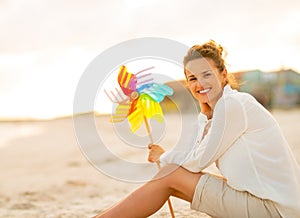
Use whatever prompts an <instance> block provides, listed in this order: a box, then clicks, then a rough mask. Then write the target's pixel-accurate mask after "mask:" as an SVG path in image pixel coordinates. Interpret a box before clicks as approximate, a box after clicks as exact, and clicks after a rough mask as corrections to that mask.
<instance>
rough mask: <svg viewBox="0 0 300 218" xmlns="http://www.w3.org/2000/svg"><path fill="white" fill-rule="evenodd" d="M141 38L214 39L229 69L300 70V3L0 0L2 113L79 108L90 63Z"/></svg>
mask: <svg viewBox="0 0 300 218" xmlns="http://www.w3.org/2000/svg"><path fill="white" fill-rule="evenodd" d="M139 37H163V38H168V39H172V40H176V41H178V42H180V43H183V44H185V45H187V46H189V47H190V46H192V45H194V44H201V43H204V42H206V41H208V40H209V39H214V40H215V41H217V42H218V43H220V44H222V45H223V47H224V48H225V49H226V50H227V52H228V55H227V59H226V60H227V63H228V64H229V65H228V71H229V72H236V71H240V70H252V69H261V70H264V71H272V70H277V69H279V68H292V69H294V70H296V71H298V72H300V61H299V57H300V1H298V0H260V1H258V0H251V1H250V0H247V1H245V0H244V1H242V0H227V1H220V0H211V1H202V0H164V1H159V0H151V1H149V0H147V1H146V0H111V1H104V0H100V1H96V0H89V1H83V0H72V1H71V0H26V1H25V0H0V42H1V43H0V83H1V84H0V101H1V107H0V118H1V117H2V118H53V117H57V116H65V115H70V114H72V112H73V99H74V94H75V90H76V87H77V84H78V82H79V80H80V78H81V76H82V74H83V72H84V70H85V69H86V68H87V66H88V64H89V63H90V62H92V60H93V59H94V58H95V57H96V56H97V55H99V54H101V53H102V52H103V51H105V50H107V49H109V48H111V47H112V46H114V45H116V44H118V43H121V42H123V41H126V40H129V39H134V38H139ZM99 110H101V108H100V109H99Z"/></svg>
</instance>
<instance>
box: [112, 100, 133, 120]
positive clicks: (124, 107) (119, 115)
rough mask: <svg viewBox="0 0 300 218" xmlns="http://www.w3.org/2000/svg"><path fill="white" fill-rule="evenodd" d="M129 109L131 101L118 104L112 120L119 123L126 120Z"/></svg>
mask: <svg viewBox="0 0 300 218" xmlns="http://www.w3.org/2000/svg"><path fill="white" fill-rule="evenodd" d="M129 109H130V104H129V103H128V104H120V105H118V106H117V108H116V112H115V114H113V115H112V116H111V118H110V122H112V123H117V122H122V121H124V120H125V119H126V118H127V115H128V111H129Z"/></svg>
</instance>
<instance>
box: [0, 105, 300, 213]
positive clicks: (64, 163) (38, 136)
mask: <svg viewBox="0 0 300 218" xmlns="http://www.w3.org/2000/svg"><path fill="white" fill-rule="evenodd" d="M272 113H273V115H274V116H275V118H276V119H277V120H278V122H279V124H280V126H281V128H282V130H283V133H284V134H285V136H286V138H287V140H288V142H289V143H290V146H291V149H292V151H293V152H294V154H295V157H296V159H297V161H298V163H300V137H299V128H300V110H299V109H293V110H288V111H285V110H275V111H273V112H272ZM172 116H174V115H166V120H168V130H166V131H165V139H163V140H162V143H161V144H162V145H165V144H168V142H171V140H174V135H178V134H177V132H178V131H179V130H178V128H177V126H176V122H177V120H176V119H177V118H176V117H175V118H174V117H172ZM85 119H86V118H85V115H82V116H81V120H82V121H83V123H84V120H85ZM172 122H174V124H173V123H172ZM101 125H104V127H101ZM96 126H97V128H98V130H99V131H101V132H102V133H103V136H102V137H103V140H104V141H105V143H108V144H113V145H116V144H118V139H117V137H116V135H115V133H114V131H113V129H112V125H111V124H110V123H109V122H107V117H97V118H96ZM101 128H102V129H101ZM176 131H177V132H176ZM89 132H90V131H89V127H87V128H86V129H85V131H84V132H83V133H81V134H85V135H87V136H88V134H89ZM0 133H1V137H0V163H1V164H0V172H1V173H0V181H1V183H0V184H1V185H0V217H5V218H9V217H11V218H13V217H22V218H26V217H30V218H31V217H33V218H34V217H38V218H43V217H45V218H46V217H47V218H50V217H51V218H52V217H53V218H67V217H69V218H71V217H72V218H76V217H92V216H93V215H96V214H97V213H98V212H100V211H101V210H104V209H106V208H108V207H110V206H112V205H113V204H114V203H116V202H117V201H119V200H120V199H122V198H124V197H125V196H126V195H128V194H129V193H130V192H131V191H133V190H134V189H136V188H137V187H139V186H140V185H141V184H140V183H128V182H124V181H120V180H117V179H113V178H111V177H109V176H106V175H104V174H102V173H100V172H99V171H98V170H97V169H96V168H95V167H94V166H93V165H92V164H90V163H89V161H88V160H87V159H86V158H85V155H84V154H83V152H82V150H81V148H80V146H79V145H78V143H77V139H76V133H75V131H74V125H73V119H72V118H61V119H56V120H51V121H9V122H8V121H7V122H0ZM171 133H172V134H173V137H172V134H171ZM91 144H95V146H97V142H94V141H91ZM121 144H122V143H121ZM111 149H112V151H113V152H114V153H115V154H116V155H119V156H120V157H122V158H124V159H127V160H129V161H137V162H141V163H142V162H145V163H146V161H145V160H146V158H147V149H146V148H145V149H137V148H134V147H130V148H128V146H127V147H126V146H122V145H119V146H112V148H111ZM136 150H138V152H137V151H136ZM102 161H103V162H102V164H106V165H111V166H113V167H116V168H117V167H118V164H117V163H115V162H114V160H110V159H104V160H102ZM149 166H153V165H151V164H149ZM152 168H153V167H152ZM149 201H151V199H149ZM172 203H173V207H174V211H175V215H176V217H208V216H206V215H205V214H201V213H199V212H197V211H193V210H191V209H190V207H189V204H188V203H187V202H184V201H182V200H179V199H175V198H172ZM151 217H170V215H169V211H168V207H167V205H165V206H164V207H163V208H162V209H161V210H159V211H158V212H157V213H156V214H155V215H153V216H151Z"/></svg>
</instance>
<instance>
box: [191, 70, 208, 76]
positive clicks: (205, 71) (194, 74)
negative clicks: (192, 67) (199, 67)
mask: <svg viewBox="0 0 300 218" xmlns="http://www.w3.org/2000/svg"><path fill="white" fill-rule="evenodd" d="M209 71H211V70H204V71H202V72H200V73H191V72H189V73H190V75H188V77H194V76H196V74H205V73H207V72H209Z"/></svg>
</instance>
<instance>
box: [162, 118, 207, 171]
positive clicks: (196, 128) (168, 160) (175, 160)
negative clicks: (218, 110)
mask: <svg viewBox="0 0 300 218" xmlns="http://www.w3.org/2000/svg"><path fill="white" fill-rule="evenodd" d="M207 122H208V120H207V117H206V115H204V114H202V113H200V114H199V116H198V119H197V121H196V122H195V123H194V124H192V127H191V131H190V132H189V134H188V135H185V136H184V140H181V141H179V143H178V144H177V145H176V146H175V147H174V148H173V149H171V150H169V151H166V152H165V153H163V154H162V155H161V157H160V163H161V165H162V166H164V165H166V164H177V165H182V164H183V163H184V162H185V160H186V158H187V157H188V155H189V153H190V151H192V150H193V149H194V146H195V145H196V144H197V141H199V142H200V140H201V137H202V135H203V131H204V127H205V125H206V123H207Z"/></svg>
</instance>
